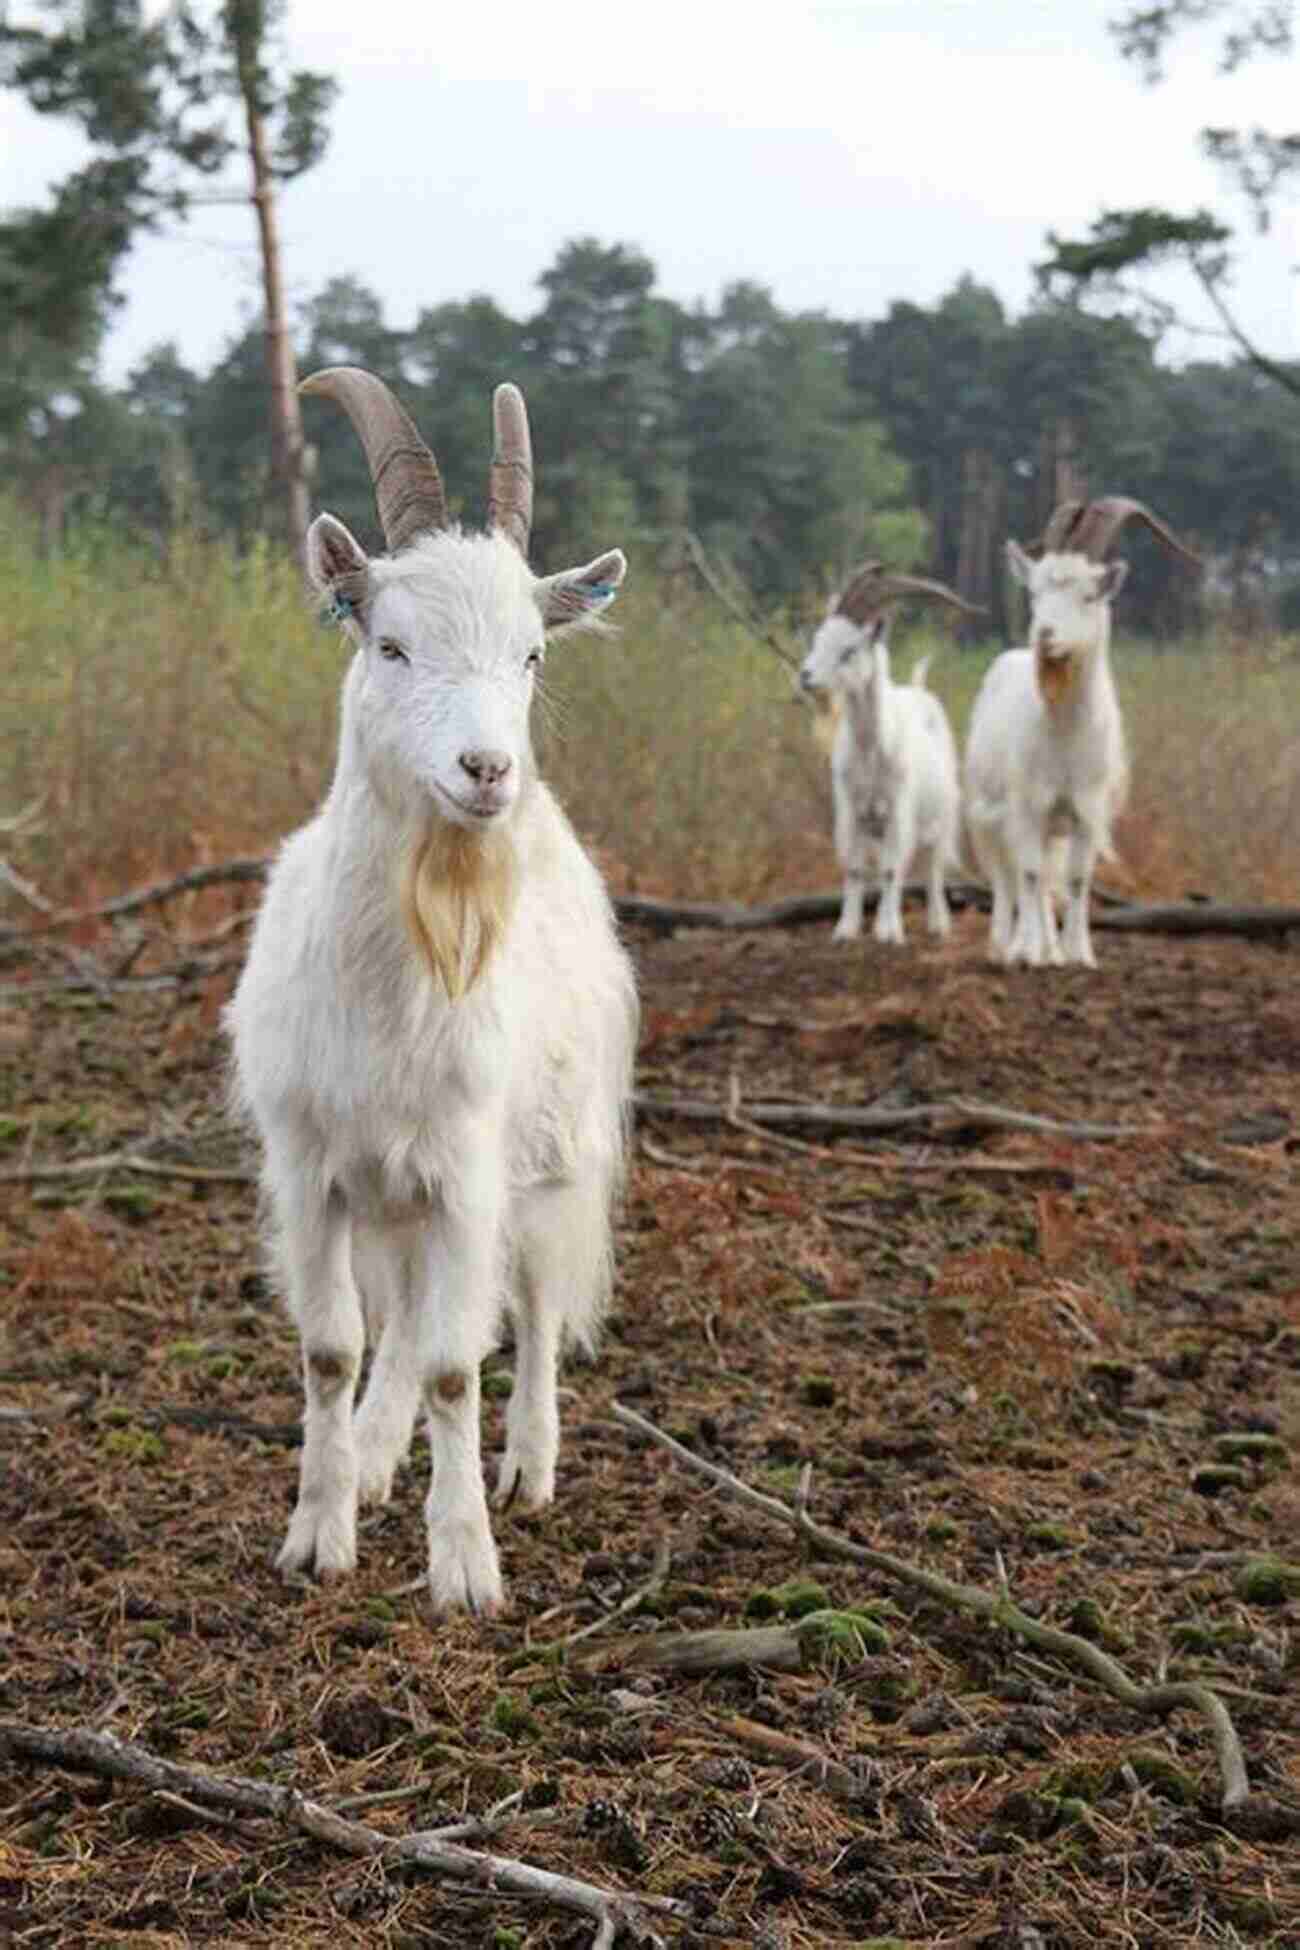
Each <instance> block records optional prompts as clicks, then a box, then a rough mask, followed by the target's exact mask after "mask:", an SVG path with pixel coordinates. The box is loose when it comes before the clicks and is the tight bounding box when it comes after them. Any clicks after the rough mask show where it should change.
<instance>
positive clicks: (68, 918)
mask: <svg viewBox="0 0 1300 1950" xmlns="http://www.w3.org/2000/svg"><path fill="white" fill-rule="evenodd" d="M270 864H271V863H270V861H269V860H222V861H218V862H216V863H214V864H213V865H212V866H210V867H191V868H190V869H189V871H188V872H186V873H178V874H177V875H176V876H175V877H174V878H173V879H171V880H158V881H154V882H153V883H152V884H151V885H150V886H148V887H137V888H136V889H134V890H133V891H132V892H130V893H126V894H117V895H115V896H114V897H113V899H112V900H107V901H101V902H100V904H99V906H98V907H61V908H53V909H51V908H49V907H48V906H47V908H46V910H45V915H44V919H43V921H42V923H41V928H42V929H44V928H64V927H75V926H76V925H77V923H78V922H84V921H117V920H120V919H121V918H122V916H123V915H126V914H138V913H140V911H141V909H143V908H146V907H161V906H162V905H163V904H164V902H166V901H169V900H174V899H175V898H176V896H177V895H178V894H194V893H198V892H199V890H200V889H201V888H204V887H223V886H228V885H230V884H232V883H238V882H241V881H262V880H265V879H266V875H267V869H268V868H269V866H270ZM34 931H36V930H32V929H27V928H3V929H0V941H13V940H19V939H21V938H22V936H23V935H25V934H28V933H31V932H34Z"/></svg>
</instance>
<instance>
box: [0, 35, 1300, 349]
mask: <svg viewBox="0 0 1300 1950" xmlns="http://www.w3.org/2000/svg"><path fill="white" fill-rule="evenodd" d="M1118 10H1119V0H841V4H828V5H800V4H797V0H785V4H783V5H779V6H778V5H771V6H764V5H762V4H755V0H746V4H732V0H695V4H694V5H684V4H681V0H658V4H656V5H646V6H636V7H632V6H625V5H619V4H618V0H613V3H612V4H611V0H604V4H602V5H600V6H596V5H591V4H587V0H550V3H549V4H547V5H535V4H529V5H518V4H516V0H496V3H495V4H492V5H483V4H479V5H477V6H475V5H469V6H466V5H458V6H456V7H441V6H436V5H431V4H430V0H369V3H368V4H358V0H289V6H288V22H287V33H286V39H287V46H288V52H289V57H290V60H291V61H292V63H293V65H294V66H301V67H308V68H315V69H320V70H323V71H325V72H326V73H329V74H331V75H333V76H335V77H336V78H337V80H338V81H339V83H340V85H341V94H340V98H339V101H338V104H337V107H336V109H335V111H334V116H333V121H332V129H333V136H332V140H331V142H330V146H329V150H328V153H327V155H326V157H325V160H324V162H323V163H321V164H320V165H319V166H318V167H317V168H316V169H315V170H313V171H312V172H311V174H310V175H308V176H306V177H304V178H303V179H302V180H301V181H300V182H298V183H296V184H294V185H293V186H291V187H290V188H289V189H288V190H287V191H286V193H285V195H284V197H283V200H282V204H281V215H282V226H283V235H284V249H285V263H286V272H287V276H288V282H289V290H290V294H291V297H292V299H294V300H296V301H300V300H302V299H305V298H307V297H310V296H313V295H315V293H317V292H318V291H319V290H320V288H321V287H322V285H323V284H324V283H325V282H326V280H327V279H329V278H331V277H333V276H336V275H339V274H341V273H353V274H355V275H356V276H357V277H359V278H360V279H361V281H362V282H363V283H364V284H365V285H367V286H368V287H369V288H370V289H371V290H373V291H374V292H375V294H376V295H377V296H378V297H379V298H380V300H381V301H382V304H383V307H384V312H385V316H386V318H387V320H388V322H389V323H390V324H392V325H395V326H398V327H406V326H409V325H410V324H412V323H413V322H414V319H415V316H416V314H417V312H418V311H419V310H420V309H421V308H422V307H423V306H426V305H433V304H438V303H440V302H442V301H444V300H447V299H460V298H465V297H468V296H469V295H470V294H471V293H473V292H486V293H488V294H490V295H491V296H492V297H493V298H495V299H496V300H497V302H498V303H499V304H500V305H501V306H502V307H503V308H504V309H505V310H506V311H508V312H510V313H512V314H513V315H515V316H527V315H528V314H529V313H530V312H532V311H533V310H535V309H536V308H537V306H538V305H539V303H540V294H539V292H538V290H537V286H536V279H537V277H538V274H539V273H540V272H541V271H543V270H545V269H546V267H547V266H548V265H549V264H550V263H551V262H552V261H553V259H554V257H555V255H556V252H557V251H558V249H559V248H560V246H561V245H562V244H564V243H565V242H566V241H567V240H569V239H570V238H573V237H577V236H593V237H596V238H598V239H599V240H601V241H602V242H604V243H615V242H619V243H625V244H629V245H632V246H635V247H637V248H638V249H640V250H643V251H644V252H645V253H646V254H647V255H648V256H649V257H650V259H651V260H652V261H653V263H654V264H655V266H656V267H657V270H658V275H659V289H660V290H661V291H662V292H664V293H666V294H667V295H668V296H670V297H673V298H677V299H679V300H682V301H683V302H690V301H692V300H696V299H701V300H704V301H705V302H706V303H713V302H715V301H716V299H717V297H718V295H719V293H720V292H721V290H722V289H723V287H724V286H725V285H727V284H728V283H731V282H733V281H734V280H736V279H740V278H746V279H752V280H755V281H756V282H758V283H760V284H763V285H766V286H768V287H769V288H770V289H771V291H772V293H773V295H774V297H775V299H776V301H777V302H778V304H780V305H781V306H782V307H783V308H785V309H787V310H794V309H820V310H826V311H829V312H831V313H833V314H835V315H836V316H838V317H845V318H866V319H870V318H875V317H879V316H880V315H881V314H882V313H883V312H884V311H885V310H886V309H887V308H888V306H889V305H890V303H891V302H892V301H893V300H894V299H898V298H907V299H911V300H913V301H915V302H917V303H919V304H932V303H933V302H934V301H935V300H936V299H937V298H939V297H940V296H941V295H942V294H943V293H944V292H945V291H947V290H948V289H949V288H950V287H951V286H952V285H953V283H954V282H955V281H956V279H957V278H958V277H960V276H961V274H962V273H963V272H967V271H968V272H970V273H972V274H973V275H974V276H975V277H976V278H978V279H979V280H980V281H981V282H983V283H986V284H989V285H991V286H992V287H993V288H994V289H995V290H996V291H997V292H998V293H999V294H1000V295H1001V297H1002V298H1003V300H1004V302H1005V303H1006V304H1007V306H1008V307H1009V309H1010V310H1011V311H1013V312H1019V311H1021V310H1023V308H1024V307H1025V305H1026V303H1027V302H1028V300H1029V298H1030V295H1031V291H1032V266H1033V264H1034V262H1035V261H1036V260H1037V259H1039V258H1041V257H1042V256H1043V254H1044V240H1045V237H1046V233H1047V231H1048V230H1049V229H1054V230H1056V231H1058V232H1060V233H1061V234H1062V235H1065V236H1079V235H1082V234H1083V233H1084V232H1085V231H1086V230H1087V228H1088V226H1089V225H1090V223H1091V221H1092V220H1093V218H1094V217H1095V216H1096V214H1097V213H1098V211H1099V210H1100V209H1101V208H1102V207H1104V206H1110V207H1121V208H1123V207H1131V206H1134V205H1137V204H1145V203H1151V204H1163V205H1167V206H1169V207H1171V208H1173V209H1176V210H1191V209H1194V208H1196V207H1198V206H1201V205H1205V206H1207V207H1209V208H1212V209H1214V210H1215V211H1216V212H1217V213H1218V214H1220V215H1221V216H1223V217H1224V218H1225V219H1226V220H1227V221H1229V222H1238V221H1239V222H1240V223H1241V225H1242V230H1243V237H1242V247H1241V250H1240V254H1239V255H1240V266H1241V269H1240V273H1239V279H1238V284H1237V289H1236V301H1237V307H1238V310H1239V313H1240V316H1241V319H1242V322H1243V324H1244V325H1245V326H1246V327H1247V328H1248V329H1249V330H1250V331H1251V333H1252V334H1253V335H1254V336H1255V337H1256V338H1257V339H1258V341H1259V342H1260V343H1261V345H1262V346H1263V347H1264V348H1265V349H1267V350H1269V351H1271V352H1272V353H1274V354H1275V355H1279V356H1283V357H1290V358H1295V357H1300V279H1298V278H1297V276H1296V275H1295V269H1294V267H1295V264H1296V261H1297V259H1300V236H1298V235H1297V221H1296V209H1295V205H1294V203H1293V204H1292V206H1291V209H1290V211H1289V212H1284V213H1282V216H1281V219H1280V220H1279V222H1278V223H1277V225H1276V227H1275V230H1274V232H1273V234H1272V235H1271V236H1269V237H1265V238H1256V237H1255V236H1254V235H1253V234H1251V233H1250V232H1249V228H1248V219H1247V214H1246V212H1245V211H1244V209H1242V208H1241V206H1240V205H1239V204H1237V203H1236V202H1234V200H1233V199H1232V197H1231V196H1230V195H1229V194H1228V192H1227V191H1226V189H1225V187H1224V185H1223V183H1222V181H1221V179H1220V178H1219V176H1218V175H1217V173H1216V172H1215V171H1213V170H1212V169H1211V168H1210V167H1209V166H1208V165H1207V164H1205V163H1203V162H1201V160H1200V159H1199V155H1198V151H1197V142H1196V137H1197V131H1198V130H1199V129H1200V128H1201V127H1202V126H1203V125H1205V124H1207V123H1217V124H1241V125H1245V126H1252V125H1260V126H1263V127H1266V128H1272V129H1274V130H1283V129H1292V128H1294V127H1295V126H1296V123H1297V121H1298V120H1300V116H1298V115H1297V112H1296V104H1297V101H1300V88H1298V87H1297V79H1298V77H1297V72H1296V64H1294V63H1292V62H1290V61H1279V60H1276V59H1261V60H1257V61H1255V62H1253V63H1251V64H1250V65H1248V66H1247V67H1245V68H1244V69H1242V70H1241V71H1240V72H1239V73H1238V74H1237V75H1236V76H1233V77H1229V78H1223V77H1221V76H1219V75H1218V74H1217V73H1216V69H1215V37H1214V36H1213V35H1205V34H1201V35H1198V36H1197V37H1195V38H1194V39H1192V38H1187V39H1186V40H1185V41H1180V42H1179V44H1178V45H1177V47H1176V49H1175V52H1174V55H1173V58H1172V59H1171V61H1170V63H1169V75H1168V79H1167V80H1166V82H1165V83H1164V84H1163V86H1161V87H1158V88H1154V89H1152V88H1148V87H1146V86H1144V85H1143V84H1142V82H1141V81H1140V79H1139V78H1138V75H1137V73H1136V71H1135V70H1134V69H1133V68H1132V67H1131V66H1130V65H1129V64H1127V63H1125V62H1124V61H1123V60H1121V58H1120V57H1119V54H1118V52H1117V51H1116V48H1115V46H1114V43H1113V42H1112V40H1111V38H1110V36H1109V35H1108V34H1107V32H1106V28H1105V22H1106V19H1107V17H1108V16H1109V15H1112V14H1114V13H1115V12H1117V11H1118ZM21 13H22V9H21V7H18V8H14V9H13V10H11V19H13V18H14V17H15V16H21ZM0 153H3V154H4V155H5V156H6V158H9V159H11V160H9V161H6V163H5V164H4V166H3V173H2V174H0V200H3V202H4V203H6V204H16V203H23V202H32V201H37V200H39V199H40V197H41V195H42V192H43V190H44V188H45V186H46V185H47V184H48V183H49V182H50V181H51V180H53V179H55V178H57V177H58V176H59V175H60V174H62V173H64V172H65V171H66V170H67V169H69V168H71V167H72V166H73V165H74V163H75V161H76V159H77V154H78V151H77V144H76V139H75V137H74V136H73V135H72V134H71V132H70V131H67V130H64V129H61V128H59V127H58V125H56V124H54V123H52V122H48V121H43V120H41V119H40V118H37V117H35V116H33V115H32V114H31V113H30V111H28V110H27V109H26V108H25V106H24V105H23V104H22V103H21V102H20V101H19V100H18V98H16V97H15V96H14V95H13V94H12V93H11V92H10V93H4V94H0ZM257 269H258V267H257V255H256V248H255V239H254V232H253V222H252V215H251V212H250V211H249V210H248V209H247V208H240V209H231V210H224V209H219V210H201V211H198V212H196V213H195V214H194V216H193V217H192V218H191V219H190V221H189V222H188V223H187V224H185V225H182V226H176V227H175V228H174V229H172V230H170V231H169V232H168V233H167V234H166V235H165V236H164V237H161V238H159V239H156V240H150V241H147V242H145V243H142V244H141V245H140V246H139V247H138V248H137V249H136V250H135V251H134V252H133V254H132V256H131V258H130V260H129V262H128V264H127V265H126V268H125V272H124V275H123V277H122V280H121V286H122V289H123V291H124V293H125V298H126V302H125V304H124V306H123V308H122V310H121V312H120V313H119V315H118V319H117V322H116V324H115V326H114V329H113V331H112V335H111V338H110V340H109V343H108V348H107V358H106V365H107V369H108V372H109V375H110V377H112V378H113V379H118V378H120V377H121V376H122V375H123V374H124V373H125V371H126V370H127V369H128V368H129V367H130V366H131V364H132V363H134V362H135V361H136V360H138V359H139V357H140V356H141V354H142V353H143V352H144V351H145V350H146V349H147V348H148V347H149V346H151V345H153V344H155V343H157V342H158V341H160V340H163V339H169V338H170V339H175V340H176V341H177V343H178V345H179V347H180V350H181V353H182V356H183V357H184V358H185V359H186V360H187V361H188V362H189V363H190V364H191V365H195V366H197V367H199V368H200V369H204V368H206V367H207V366H209V365H210V364H211V363H212V362H213V360H214V359H215V358H216V357H217V356H218V355H219V354H220V352H221V351H222V349H223V347H224V345H225V344H226V342H227V341H228V339H229V338H230V337H231V336H232V335H234V334H236V333H237V332H238V331H239V330H241V329H242V326H243V324H244V323H245V321H246V320H247V319H248V318H249V317H250V316H252V315H255V312H256V308H257V302H258V298H257ZM1164 289H1166V291H1167V292H1168V293H1169V295H1171V296H1174V297H1176V298H1178V299H1180V300H1185V301H1186V308H1187V310H1188V311H1189V313H1191V312H1195V311H1196V309H1197V308H1196V304H1195V294H1194V292H1193V291H1192V290H1191V289H1190V288H1188V287H1186V286H1182V285H1180V284H1170V285H1166V286H1165V287H1164ZM1199 315H1200V316H1202V317H1203V316H1204V314H1203V313H1200V314H1199ZM1207 322H1208V321H1207ZM1189 349H1196V350H1201V349H1204V350H1206V351H1209V350H1211V349H1212V348H1211V343H1210V342H1209V341H1205V342H1204V343H1203V345H1202V343H1201V342H1198V341H1187V340H1184V341H1182V343H1181V345H1180V346H1178V347H1175V346H1174V345H1172V344H1171V345H1170V347H1169V351H1170V352H1171V353H1179V352H1181V353H1182V354H1184V355H1185V354H1186V353H1187V351H1188V350H1189Z"/></svg>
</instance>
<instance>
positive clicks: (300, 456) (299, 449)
mask: <svg viewBox="0 0 1300 1950" xmlns="http://www.w3.org/2000/svg"><path fill="white" fill-rule="evenodd" d="M258 51H259V50H258V49H257V48H256V47H250V46H248V45H247V44H246V43H245V42H243V41H242V40H241V42H240V44H239V46H238V47H237V49H236V58H237V61H238V67H239V89H240V93H241V95H242V96H243V98H244V113H245V117H246V119H247V125H248V155H249V161H250V163H251V165H252V172H253V197H252V201H253V208H254V209H255V210H256V212H257V229H258V236H259V239H260V241H261V246H262V289H263V293H264V295H265V310H266V371H267V378H268V380H269V381H270V387H271V478H272V481H273V482H274V485H275V489H276V492H277V495H278V497H279V501H280V509H281V516H282V519H283V521H284V524H285V538H286V540H287V541H288V544H289V547H290V548H291V549H292V551H293V553H294V555H295V556H296V558H297V560H298V562H299V564H303V563H304V562H305V560H306V541H307V521H308V515H309V505H308V497H307V470H306V464H305V463H306V456H305V450H304V446H303V437H302V414H301V413H300V412H299V410H298V369H297V364H296V362H295V360H294V354H293V340H292V339H291V338H290V336H289V327H288V324H287V323H286V321H285V315H284V279H283V275H282V272H281V268H280V232H279V227H278V224H277V221H276V208H275V178H274V176H273V175H272V173H271V164H270V159H269V157H268V155H267V149H266V125H265V123H264V121H263V119H262V111H261V106H260V104H259V100H258V59H257V56H258Z"/></svg>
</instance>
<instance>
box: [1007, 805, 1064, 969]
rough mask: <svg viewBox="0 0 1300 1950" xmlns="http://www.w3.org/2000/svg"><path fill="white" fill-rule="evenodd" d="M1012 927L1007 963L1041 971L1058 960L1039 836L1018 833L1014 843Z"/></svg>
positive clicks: (1039, 834) (1054, 923)
mask: <svg viewBox="0 0 1300 1950" xmlns="http://www.w3.org/2000/svg"><path fill="white" fill-rule="evenodd" d="M1015 855H1016V867H1017V871H1016V926H1015V932H1014V933H1013V935H1012V937H1011V945H1010V947H1009V948H1008V950H1007V960H1008V961H1009V962H1018V961H1022V962H1024V963H1025V964H1026V966H1027V967H1029V968H1041V967H1043V965H1044V963H1047V962H1059V961H1060V959H1061V947H1060V942H1059V940H1058V939H1057V933H1056V916H1055V914H1054V913H1053V912H1052V901H1051V895H1050V893H1049V891H1048V887H1047V881H1046V875H1045V872H1044V868H1045V865H1046V861H1045V856H1044V850H1043V839H1042V834H1041V832H1039V831H1036V830H1022V832H1021V833H1020V834H1019V835H1018V837H1017V840H1016V843H1015Z"/></svg>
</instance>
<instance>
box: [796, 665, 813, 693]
mask: <svg viewBox="0 0 1300 1950" xmlns="http://www.w3.org/2000/svg"><path fill="white" fill-rule="evenodd" d="M799 688H800V690H801V691H810V690H812V688H813V680H812V678H811V677H810V676H809V674H808V672H807V671H806V670H801V671H800V672H799Z"/></svg>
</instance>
